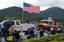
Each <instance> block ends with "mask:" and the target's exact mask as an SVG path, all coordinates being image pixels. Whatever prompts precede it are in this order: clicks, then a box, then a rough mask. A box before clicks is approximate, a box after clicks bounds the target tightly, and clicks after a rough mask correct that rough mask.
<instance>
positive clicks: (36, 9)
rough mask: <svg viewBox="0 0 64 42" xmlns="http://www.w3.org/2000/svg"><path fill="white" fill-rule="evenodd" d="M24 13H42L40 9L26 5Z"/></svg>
mask: <svg viewBox="0 0 64 42" xmlns="http://www.w3.org/2000/svg"><path fill="white" fill-rule="evenodd" d="M24 11H27V12H28V13H40V7H39V6H33V5H31V4H27V3H24Z"/></svg>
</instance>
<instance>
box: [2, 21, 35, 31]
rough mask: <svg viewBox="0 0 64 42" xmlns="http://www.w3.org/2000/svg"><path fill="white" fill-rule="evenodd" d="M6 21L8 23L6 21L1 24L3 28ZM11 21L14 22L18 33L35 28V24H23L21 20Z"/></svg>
mask: <svg viewBox="0 0 64 42" xmlns="http://www.w3.org/2000/svg"><path fill="white" fill-rule="evenodd" d="M6 21H8V20H4V21H2V22H1V26H2V28H3V27H4V26H3V23H4V22H6ZM10 21H13V22H14V28H15V29H16V30H17V31H26V30H27V29H28V28H31V27H35V24H28V23H23V24H22V23H21V21H20V20H10Z"/></svg>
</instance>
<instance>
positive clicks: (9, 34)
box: [0, 21, 64, 42]
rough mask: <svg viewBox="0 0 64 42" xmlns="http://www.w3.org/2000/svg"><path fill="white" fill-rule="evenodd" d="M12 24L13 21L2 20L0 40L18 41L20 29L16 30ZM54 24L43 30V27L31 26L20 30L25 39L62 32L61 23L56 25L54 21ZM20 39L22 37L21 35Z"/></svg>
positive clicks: (3, 41) (7, 41) (0, 41)
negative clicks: (25, 29)
mask: <svg viewBox="0 0 64 42" xmlns="http://www.w3.org/2000/svg"><path fill="white" fill-rule="evenodd" d="M13 25H14V22H13V21H7V22H4V24H3V26H4V27H3V28H2V29H1V31H0V42H18V40H19V39H20V31H16V30H15V29H14V26H13ZM54 25H55V26H54ZM54 25H53V24H52V25H51V26H50V27H48V28H47V29H45V30H44V29H43V27H36V28H35V27H31V28H28V30H27V31H22V32H23V33H24V37H25V36H26V38H27V39H30V38H33V37H42V36H48V35H50V34H53V35H55V34H56V33H61V32H64V29H63V27H62V26H61V25H59V26H58V25H57V24H56V23H55V24H54ZM22 32H21V33H22ZM21 39H23V38H22V36H21Z"/></svg>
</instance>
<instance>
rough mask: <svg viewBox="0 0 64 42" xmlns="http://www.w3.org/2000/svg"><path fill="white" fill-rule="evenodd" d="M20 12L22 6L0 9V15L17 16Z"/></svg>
mask: <svg viewBox="0 0 64 42" xmlns="http://www.w3.org/2000/svg"><path fill="white" fill-rule="evenodd" d="M21 13H22V8H19V7H10V8H6V9H3V10H0V16H4V17H6V16H18V15H19V14H21Z"/></svg>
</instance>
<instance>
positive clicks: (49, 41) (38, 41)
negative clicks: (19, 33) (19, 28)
mask: <svg viewBox="0 0 64 42" xmlns="http://www.w3.org/2000/svg"><path fill="white" fill-rule="evenodd" d="M19 42H64V35H62V34H61V35H50V36H43V37H36V38H31V39H26V40H20V41H19Z"/></svg>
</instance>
